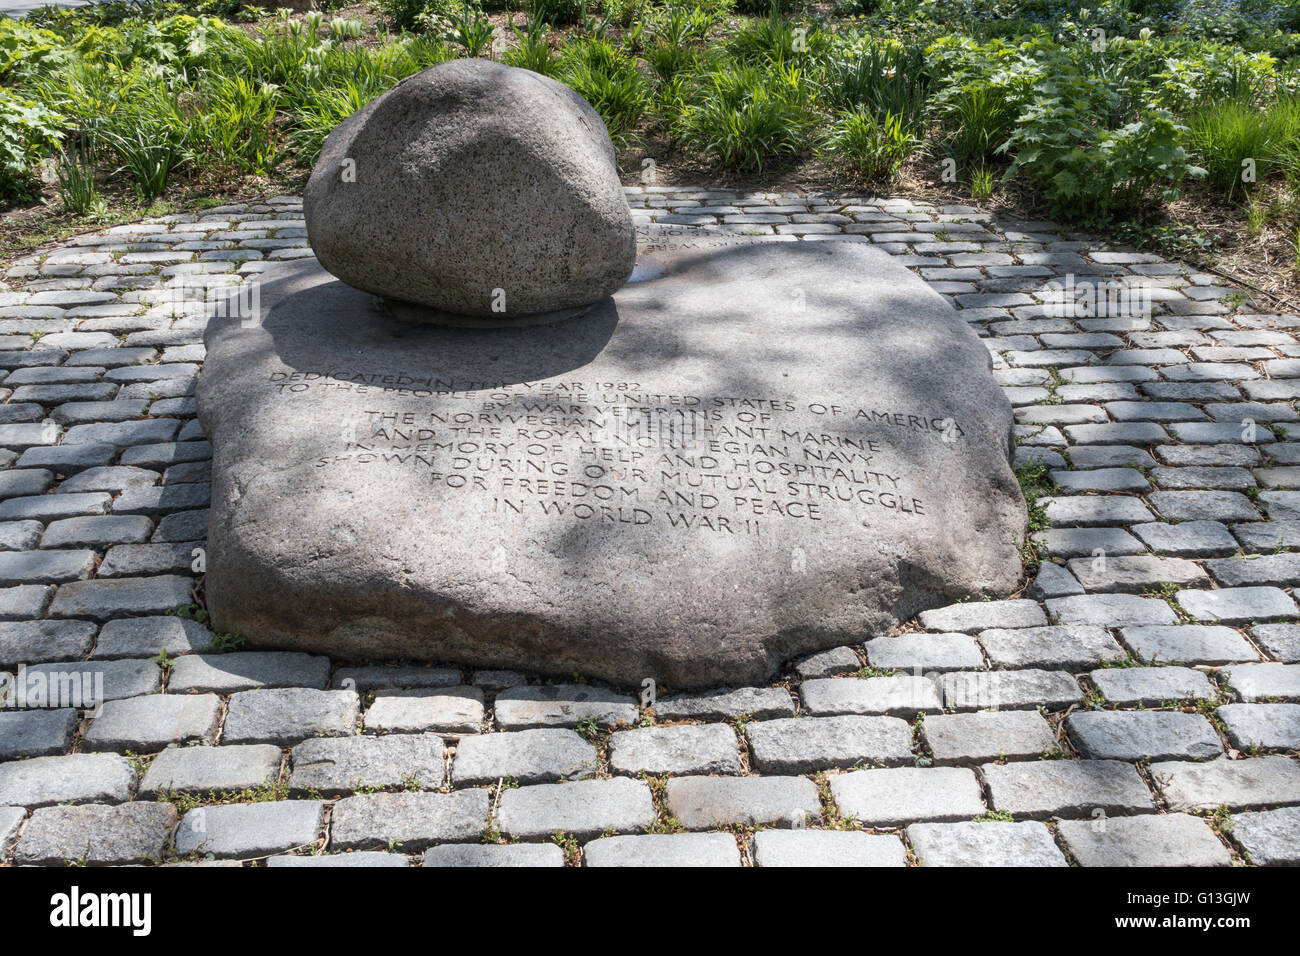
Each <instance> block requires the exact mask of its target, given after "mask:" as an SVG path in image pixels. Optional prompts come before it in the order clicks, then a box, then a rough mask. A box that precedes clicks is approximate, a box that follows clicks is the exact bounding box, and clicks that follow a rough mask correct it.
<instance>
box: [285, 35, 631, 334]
mask: <svg viewBox="0 0 1300 956" xmlns="http://www.w3.org/2000/svg"><path fill="white" fill-rule="evenodd" d="M303 212H304V213H305V215H306V220H307V234H308V236H309V237H310V239H311V244H312V246H313V248H314V249H315V252H316V255H317V256H318V257H319V258H320V261H321V262H322V263H323V264H324V266H325V268H327V269H329V270H330V271H331V272H332V273H334V274H335V275H337V276H338V277H339V278H341V279H342V280H343V281H344V282H347V283H350V284H351V285H354V286H356V287H357V288H359V289H365V290H367V291H369V292H373V293H376V294H377V295H382V296H387V297H390V298H394V299H401V300H404V301H407V302H414V303H419V304H422V305H426V306H431V307H433V308H435V309H441V310H446V311H449V312H457V313H465V314H468V315H473V316H482V317H485V318H486V319H489V320H491V319H497V320H499V319H501V318H508V317H512V316H517V315H528V314H531V313H537V312H547V311H551V310H557V309H564V308H569V307H573V306H583V305H588V304H590V303H592V302H595V301H596V300H598V299H601V298H603V297H605V296H607V295H609V294H610V293H611V292H613V291H614V290H615V289H617V288H618V287H619V286H621V285H622V284H623V283H624V282H625V281H626V280H627V277H628V274H629V273H630V272H631V271H632V265H633V261H634V259H635V257H636V238H635V234H634V232H633V229H632V217H631V214H630V212H629V211H628V206H627V200H626V199H625V198H624V197H623V192H622V189H621V187H620V185H619V180H618V170H617V168H616V167H615V164H614V148H613V146H612V145H611V144H610V140H609V133H608V132H607V131H606V130H605V124H604V123H603V122H602V121H601V119H600V116H599V114H597V113H596V111H595V110H593V109H592V108H591V106H590V105H589V104H588V103H587V102H586V101H585V100H584V99H583V98H582V97H581V96H579V95H578V94H577V93H575V92H574V91H573V90H571V89H570V88H569V87H567V86H564V85H563V84H561V83H558V82H556V81H555V80H552V79H549V78H548V77H544V76H541V75H539V74H537V73H533V72H531V71H529V70H520V69H515V68H512V67H508V66H503V65H501V64H499V63H494V62H492V61H491V60H479V59H473V60H453V61H451V62H449V63H443V64H439V65H438V66H435V67H432V68H430V69H428V70H425V71H423V72H421V73H417V74H416V75H414V76H411V77H408V78H407V79H405V80H403V81H402V82H401V83H399V84H397V86H395V87H394V88H393V89H391V90H389V91H388V92H387V93H385V94H384V95H383V96H380V97H379V98H378V99H376V100H375V101H374V102H372V103H370V104H369V105H368V106H366V107H364V108H362V109H361V110H359V111H357V112H356V113H354V114H353V115H352V116H350V117H349V118H348V119H346V120H344V122H343V123H342V124H341V125H340V126H339V127H338V128H337V129H336V130H334V132H333V133H331V134H330V135H329V137H328V138H327V139H326V140H325V145H324V148H323V149H322V150H321V155H320V158H319V160H317V163H316V168H315V170H314V171H313V173H312V177H311V180H310V181H309V182H308V184H307V191H306V193H305V195H304V196H303ZM495 289H501V290H503V291H504V293H505V296H504V306H505V308H504V312H502V310H496V311H494V309H493V301H494V294H493V293H494V290H495Z"/></svg>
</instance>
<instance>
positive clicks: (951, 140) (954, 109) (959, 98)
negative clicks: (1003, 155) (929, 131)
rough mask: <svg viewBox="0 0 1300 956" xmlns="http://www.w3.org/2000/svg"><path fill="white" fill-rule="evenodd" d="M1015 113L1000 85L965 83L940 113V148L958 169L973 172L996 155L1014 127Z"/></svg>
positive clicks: (982, 167)
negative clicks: (966, 84)
mask: <svg viewBox="0 0 1300 956" xmlns="http://www.w3.org/2000/svg"><path fill="white" fill-rule="evenodd" d="M1016 115H1017V109H1016V107H1015V104H1014V103H1013V102H1012V101H1010V100H1009V99H1008V98H1007V95H1006V91H1005V90H1003V89H1002V88H1000V87H998V86H994V85H992V84H990V83H976V84H972V85H970V86H967V87H965V88H963V89H962V90H960V91H959V92H958V93H957V94H956V95H955V96H953V97H952V98H951V99H950V100H949V101H948V105H947V108H946V109H945V111H944V112H943V114H942V117H941V120H940V125H941V126H942V128H943V131H944V138H943V140H942V148H943V150H944V152H946V153H947V154H948V155H949V156H951V157H952V158H953V159H954V160H956V162H957V168H958V169H960V170H962V171H969V172H970V173H971V174H972V175H973V174H974V171H975V170H977V169H986V168H988V166H989V164H991V163H992V162H993V161H994V160H995V159H997V158H999V157H998V153H999V150H1000V149H1001V147H1002V146H1003V145H1004V144H1005V143H1006V142H1007V141H1008V140H1009V139H1010V138H1011V134H1012V132H1013V131H1014V130H1015V126H1016Z"/></svg>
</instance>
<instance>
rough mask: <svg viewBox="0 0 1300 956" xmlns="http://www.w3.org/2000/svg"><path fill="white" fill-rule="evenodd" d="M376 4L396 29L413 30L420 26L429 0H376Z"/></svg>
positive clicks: (380, 13)
mask: <svg viewBox="0 0 1300 956" xmlns="http://www.w3.org/2000/svg"><path fill="white" fill-rule="evenodd" d="M375 6H376V7H377V8H378V10H379V15H380V16H382V17H383V18H384V22H385V23H387V24H388V25H389V26H391V27H392V28H393V29H394V30H403V31H412V30H415V29H417V28H418V27H419V26H420V24H421V17H423V16H424V15H425V12H426V11H427V9H428V7H429V0H375Z"/></svg>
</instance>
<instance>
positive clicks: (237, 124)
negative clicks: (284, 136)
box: [189, 74, 284, 176]
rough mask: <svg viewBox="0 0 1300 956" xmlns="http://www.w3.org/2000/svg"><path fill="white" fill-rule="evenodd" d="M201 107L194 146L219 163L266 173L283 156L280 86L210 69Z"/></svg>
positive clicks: (193, 130)
mask: <svg viewBox="0 0 1300 956" xmlns="http://www.w3.org/2000/svg"><path fill="white" fill-rule="evenodd" d="M201 89H202V94H201V95H202V97H203V101H204V102H203V107H202V108H201V109H200V110H199V112H198V113H197V114H196V115H195V116H194V120H193V122H192V125H191V126H190V130H189V142H190V144H191V149H192V150H193V151H194V152H195V153H196V154H201V155H202V156H203V157H204V158H206V159H209V160H211V161H212V162H214V163H215V164H217V165H218V166H221V167H225V168H227V169H230V170H234V171H237V172H240V173H252V174H254V175H258V176H265V175H266V174H268V173H270V172H271V171H272V170H274V169H275V167H276V166H278V165H279V164H280V163H281V161H283V159H284V153H283V151H282V149H281V148H280V143H279V132H278V129H277V124H276V104H277V102H278V98H279V90H278V88H277V87H275V86H273V85H272V84H269V83H261V84H258V83H255V82H254V81H252V80H250V79H248V78H247V77H244V76H234V77H227V76H216V75H211V74H209V75H208V76H207V77H205V79H204V83H203V85H202V86H201Z"/></svg>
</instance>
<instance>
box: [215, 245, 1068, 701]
mask: <svg viewBox="0 0 1300 956" xmlns="http://www.w3.org/2000/svg"><path fill="white" fill-rule="evenodd" d="M643 253H644V255H643V260H644V261H643V265H644V266H645V270H646V272H645V279H646V281H638V282H633V283H631V284H629V285H628V286H626V287H625V288H624V289H622V290H620V291H619V293H618V294H617V295H616V296H615V297H614V298H613V299H612V300H607V301H605V302H603V303H602V304H600V305H597V306H596V307H594V308H593V309H592V310H591V311H590V312H589V313H588V314H587V315H585V316H582V317H581V318H577V319H571V320H569V321H566V322H563V323H561V324H558V325H555V326H537V327H532V328H517V329H509V330H503V329H495V330H466V329H457V330H448V329H441V328H415V329H413V328H411V327H409V326H405V325H402V324H400V323H398V322H397V321H396V320H394V319H392V318H390V317H388V316H386V315H385V314H384V313H383V312H382V311H380V310H379V309H377V307H376V306H375V304H374V301H373V300H372V299H370V298H368V297H367V296H366V295H364V294H362V293H360V292H357V291H356V290H352V289H349V288H348V287H346V286H344V285H343V284H342V283H339V282H336V281H333V280H331V278H330V276H329V275H328V274H327V273H325V272H324V271H323V270H321V269H320V268H319V267H318V266H315V265H313V264H311V263H306V264H294V265H289V266H285V267H276V271H273V272H267V273H265V274H264V280H265V281H264V284H263V286H262V288H261V299H260V301H261V308H262V314H261V317H260V318H261V321H260V322H255V323H244V322H241V321H240V320H239V319H238V318H237V317H232V318H230V319H228V320H222V319H218V320H215V321H214V322H212V323H211V324H210V325H209V327H208V331H207V333H206V336H205V342H206V344H207V349H208V352H207V360H206V364H205V367H204V373H203V376H202V377H201V378H200V380H199V384H198V400H199V415H200V420H201V421H202V422H203V426H204V429H205V431H206V432H207V434H208V435H209V436H210V438H211V439H212V442H213V445H214V449H215V451H214V459H213V468H212V518H211V525H210V528H209V536H208V556H207V557H208V562H207V567H208V575H207V600H208V609H209V610H210V612H211V614H212V622H213V626H214V628H215V629H216V630H218V631H239V632H240V633H242V634H244V635H245V636H246V637H247V638H248V640H249V642H250V646H267V647H269V646H274V647H278V648H283V649H293V650H314V651H323V652H327V653H330V654H333V655H336V656H340V657H348V656H351V657H357V658H366V659H376V658H386V657H406V658H421V659H426V660H431V659H432V660H446V661H453V662H457V663H468V664H473V665H475V666H483V667H520V668H524V669H528V670H536V671H544V672H548V673H565V674H571V673H573V672H574V671H577V672H580V673H584V674H587V675H589V676H593V677H600V678H604V679H607V680H610V681H612V682H615V683H621V684H625V685H632V686H641V685H642V682H643V681H644V680H645V679H646V678H650V679H652V680H654V681H655V682H656V683H657V684H659V685H663V686H670V687H680V688H694V687H711V686H718V685H722V684H726V683H748V682H752V681H757V680H761V679H763V678H766V677H768V676H769V675H770V674H771V673H772V672H773V671H774V670H775V669H776V668H777V667H778V666H779V665H780V664H782V663H783V662H784V661H785V660H787V659H790V658H792V657H796V656H799V655H801V654H806V653H808V652H811V651H816V650H820V649H824V648H828V647H834V646H838V645H843V644H846V643H849V642H851V641H852V640H853V639H855V638H857V637H859V636H860V635H861V634H862V632H863V630H864V628H867V629H874V630H883V629H884V628H886V627H888V626H890V625H892V624H893V623H894V622H895V621H897V620H899V619H901V618H906V617H909V616H911V615H912V614H915V613H916V612H918V611H921V610H924V609H925V608H927V607H933V606H936V605H949V606H950V607H956V608H957V610H951V611H950V614H952V615H956V616H957V617H959V618H960V621H959V625H960V626H959V627H956V628H952V629H962V628H965V627H969V628H971V629H975V628H982V627H988V626H990V625H992V626H997V625H999V624H1002V625H1005V624H1009V623H1029V624H1041V623H1044V618H1043V615H1042V611H1041V609H1039V608H1038V606H1037V605H1036V604H1034V602H1032V601H1011V602H1005V603H997V602H994V603H992V604H989V605H987V606H980V605H979V604H978V603H972V604H970V605H956V606H953V605H951V602H952V601H954V600H956V599H958V598H961V597H965V596H967V595H977V594H994V595H997V594H1000V593H1005V592H1007V591H1010V590H1011V589H1012V588H1014V587H1015V586H1016V585H1017V584H1018V582H1019V580H1020V577H1021V573H1022V572H1021V564H1020V559H1019V554H1018V552H1017V545H1018V543H1019V541H1020V538H1021V536H1022V534H1023V531H1024V524H1025V511H1024V503H1023V500H1022V498H1021V495H1020V491H1019V487H1018V485H1017V484H1016V482H1015V479H1014V477H1013V475H1012V473H1011V470H1010V467H1009V456H1010V446H1009V435H1010V431H1011V414H1010V406H1009V405H1008V403H1007V401H1006V399H1005V398H1004V397H1003V396H1002V394H1001V392H1000V391H999V390H998V388H997V385H996V383H995V382H994V381H993V379H992V377H991V376H990V375H989V374H988V372H987V369H988V367H989V359H988V352H987V350H986V349H985V348H984V347H983V345H981V344H980V343H979V341H978V340H977V339H976V337H975V335H974V334H973V333H972V332H971V330H970V329H969V328H968V326H967V325H966V324H965V323H963V322H961V321H960V319H959V318H958V316H957V315H956V314H955V313H954V312H952V311H951V310H950V309H949V308H948V307H947V305H945V304H944V303H943V302H942V300H941V299H939V297H938V296H937V295H936V294H935V293H933V292H932V291H930V290H929V289H926V288H924V287H923V285H922V283H920V282H919V280H917V279H916V278H915V277H913V276H911V275H910V274H908V273H907V272H906V271H905V270H904V269H902V268H901V267H899V266H897V265H896V264H895V263H892V262H890V261H889V260H888V258H887V257H886V256H885V255H884V254H883V253H880V252H879V251H878V250H874V249H870V248H865V247H862V246H859V245H856V244H848V243H796V244H784V243H757V242H752V241H748V240H744V239H739V238H738V239H735V240H730V241H715V240H682V241H677V242H675V243H673V244H669V243H668V242H663V243H659V244H658V245H648V246H646V247H645V248H644V249H643ZM792 288H798V289H799V290H802V299H803V301H804V302H805V304H806V310H807V315H808V316H809V317H810V320H812V321H815V322H816V327H817V334H816V336H791V335H789V334H788V327H789V322H790V314H789V308H788V300H789V299H790V295H791V292H790V290H791V289H792ZM669 300H671V301H672V303H673V307H672V308H671V309H667V308H664V307H663V303H664V302H666V301H669ZM777 339H779V340H780V341H781V342H782V343H783V347H782V348H781V349H780V350H775V351H774V350H772V349H769V348H765V347H759V343H763V342H770V341H773V340H777ZM668 342H670V343H671V347H668V346H666V345H665V343H668ZM343 384H348V385H349V387H347V388H342V387H339V386H341V385H343ZM362 385H364V386H365V387H364V388H362V387H360V386H362ZM757 396H762V397H757ZM464 415H469V416H470V420H471V421H472V422H473V424H474V426H475V434H473V435H470V434H468V433H466V432H465V431H464V429H465V422H466V420H465V419H464V418H463V417H462V416H464ZM530 415H531V416H532V418H530ZM539 415H543V416H544V417H545V419H546V421H547V422H549V423H550V424H548V425H542V424H541V423H540V421H539ZM555 415H558V416H559V417H558V418H552V417H551V416H555ZM754 425H759V426H762V427H764V428H765V429H766V431H765V432H764V434H766V435H767V437H768V439H769V440H768V441H766V442H755V441H748V442H742V443H740V444H733V443H732V442H731V441H730V440H729V439H727V438H726V436H734V435H735V434H736V431H735V429H736V428H738V427H745V428H749V427H751V426H754ZM478 429H484V431H483V433H482V434H479V433H478V431H477V430H478ZM832 453H833V454H832ZM503 462H504V464H503ZM795 462H798V463H800V464H805V465H808V466H809V467H807V468H804V469H801V470H795V469H793V468H792V464H793V463H795ZM538 468H540V469H541V471H540V472H539V471H537V469H538ZM710 476H712V477H710ZM417 489H418V493H417V491H416V490H417ZM359 500H364V501H366V502H367V505H366V506H365V507H358V506H357V503H358V501H359ZM972 500H979V501H980V502H981V506H980V507H979V508H971V507H969V502H970V501H972ZM469 528H473V529H474V533H473V534H472V535H470V534H467V533H466V531H467V529H469ZM792 568H793V569H794V570H793V572H792ZM1030 612H1032V613H1030Z"/></svg>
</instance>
